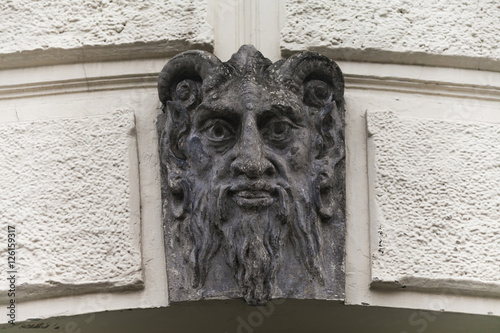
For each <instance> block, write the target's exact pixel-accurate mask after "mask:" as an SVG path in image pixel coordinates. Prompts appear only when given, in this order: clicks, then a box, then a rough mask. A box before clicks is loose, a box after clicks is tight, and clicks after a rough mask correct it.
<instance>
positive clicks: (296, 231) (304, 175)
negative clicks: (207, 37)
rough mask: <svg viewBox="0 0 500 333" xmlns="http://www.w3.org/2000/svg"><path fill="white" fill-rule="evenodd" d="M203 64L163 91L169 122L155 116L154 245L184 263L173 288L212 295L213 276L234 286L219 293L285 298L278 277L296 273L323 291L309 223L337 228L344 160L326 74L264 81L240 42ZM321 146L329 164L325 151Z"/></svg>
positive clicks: (319, 250)
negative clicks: (159, 175) (160, 233)
mask: <svg viewBox="0 0 500 333" xmlns="http://www.w3.org/2000/svg"><path fill="white" fill-rule="evenodd" d="M321 59H322V60H323V61H327V60H328V59H327V58H324V57H322V58H321ZM325 59H326V60H325ZM328 61H329V60H328ZM214 62H215V63H216V64H210V66H209V67H210V68H209V69H207V72H210V74H204V75H205V78H204V79H203V78H201V77H200V78H201V80H200V78H199V77H197V76H196V75H194V74H193V73H189V71H184V72H185V73H186V72H187V73H189V74H188V78H187V79H184V80H180V79H179V77H178V76H177V77H176V79H175V80H173V81H174V82H176V83H175V84H171V83H167V84H165V85H166V86H168V88H169V89H170V94H171V96H169V97H170V100H168V99H167V100H166V102H164V103H165V112H166V113H167V116H169V117H164V120H163V121H160V124H161V125H163V126H161V127H160V133H161V140H160V145H161V154H162V162H164V170H163V171H164V180H165V179H166V181H165V182H164V187H163V189H164V198H166V199H167V200H165V202H164V215H165V217H166V219H165V221H166V222H165V223H166V229H167V233H166V238H167V239H166V241H167V244H171V245H172V246H171V250H172V255H174V256H176V257H175V258H176V259H174V261H176V262H177V264H178V267H181V266H182V262H183V263H185V264H187V265H189V266H190V267H191V270H187V271H186V274H187V275H192V276H190V277H189V278H186V277H184V280H183V281H187V280H191V281H190V282H191V286H192V288H194V289H195V290H199V291H200V293H201V297H203V293H204V292H205V293H206V294H208V295H210V294H211V292H212V291H213V289H217V288H219V285H218V282H217V281H218V280H217V279H218V278H219V279H221V281H219V282H220V285H221V287H220V288H219V289H223V288H224V287H227V286H229V287H228V288H229V289H231V288H233V289H234V287H231V283H225V282H224V280H225V279H229V280H232V282H233V285H235V286H236V291H235V292H233V293H232V294H231V295H236V296H237V295H239V296H242V297H243V298H244V299H245V300H246V301H247V302H248V303H249V304H265V303H266V302H267V301H268V300H269V299H270V298H271V297H274V295H278V296H288V295H289V292H288V291H287V290H286V289H287V288H290V287H284V286H285V285H286V283H285V282H284V283H281V282H280V280H283V279H287V276H290V275H291V274H292V275H293V274H297V273H298V274H300V275H303V277H302V279H298V282H297V284H300V285H304V284H307V283H305V282H304V281H306V282H307V281H309V282H308V283H309V284H311V285H314V286H315V287H314V288H316V289H317V288H325V289H326V288H329V287H328V286H325V281H327V280H329V279H331V278H332V269H331V267H332V266H331V263H326V264H325V258H326V259H329V258H331V256H330V255H325V254H324V247H325V244H323V243H324V242H325V238H324V237H322V232H323V229H324V228H322V227H321V223H322V222H321V221H325V220H326V221H330V222H331V220H335V221H337V222H339V221H340V222H343V201H342V199H343V178H342V184H341V185H342V188H341V190H342V193H340V195H339V194H338V193H337V195H336V194H335V193H333V191H334V190H335V189H336V188H338V187H339V186H338V183H339V182H338V179H337V180H336V179H335V177H336V176H338V175H339V174H340V176H342V172H343V168H342V170H340V171H339V167H338V166H340V167H343V157H344V156H343V155H344V151H343V144H344V143H343V118H342V116H343V115H342V112H341V110H339V108H338V106H337V102H336V101H335V98H334V90H335V89H334V85H333V83H332V82H331V80H332V78H328V77H327V76H326V75H324V74H322V75H323V76H324V77H325V78H324V79H318V78H321V77H322V75H320V74H316V75H312V76H311V77H309V78H307V79H306V82H305V83H304V82H300V83H299V84H298V87H297V86H293V85H294V84H296V83H295V82H292V81H290V80H291V79H292V78H294V77H293V76H291V78H288V81H287V77H286V76H285V75H284V74H287V73H286V72H285V73H281V74H282V76H281V77H280V76H279V75H278V76H276V75H273V74H274V73H275V71H272V70H270V68H269V67H270V65H271V64H270V62H269V60H267V59H265V58H263V57H262V55H260V53H258V52H257V51H256V50H255V49H253V47H242V49H240V51H239V52H238V53H237V54H235V55H234V56H233V58H232V59H231V60H230V61H229V62H228V63H226V64H221V63H217V62H216V61H215V60H214ZM167 66H168V64H167ZM167 66H166V67H167ZM274 66H276V64H275V65H274ZM214 68H215V70H214ZM271 68H272V66H271ZM164 71H165V69H164ZM164 71H162V73H163V72H164ZM201 71H203V69H201ZM313 73H314V72H313ZM202 74H203V73H202ZM200 75H201V74H200ZM172 77H175V75H172ZM207 77H208V78H207ZM160 80H161V79H160ZM329 80H330V81H329ZM299 81H300V80H299ZM302 81H304V80H302ZM291 85H292V86H291ZM174 86H175V87H174ZM172 87H173V88H172ZM159 89H160V97H161V91H162V88H161V85H160V88H159ZM342 102H343V99H342V98H340V99H339V102H338V103H339V104H342ZM339 106H340V107H341V106H342V105H339ZM332 147H333V148H335V147H337V153H338V155H339V156H337V158H332V157H331V156H328V155H327V153H328V150H331V149H332ZM335 169H337V170H335ZM335 171H337V172H335ZM336 173H337V175H336ZM336 199H337V200H336ZM339 199H340V200H339ZM174 225H175V226H176V227H173V226H174ZM172 238H174V239H177V241H178V244H177V246H178V247H180V248H183V251H182V252H183V254H182V256H181V255H179V254H177V255H176V253H175V246H176V245H175V244H174V243H172ZM330 239H331V237H327V239H326V241H327V242H328V241H330ZM342 240H343V238H342ZM328 246H331V244H328ZM168 255H169V252H168V250H167V256H168ZM181 257H182V259H181ZM217 258H219V260H218V261H217ZM167 260H168V259H167ZM216 262H219V263H220V262H223V263H224V264H225V265H223V266H222V268H220V267H221V266H217V265H214V263H216ZM288 263H295V264H292V266H293V267H292V268H293V269H290V268H289V267H288ZM217 267H219V268H217ZM218 270H219V271H218ZM176 271H178V269H177V268H176ZM187 272H191V274H188V273H187ZM225 272H227V273H225ZM228 275H229V276H228ZM171 276H173V274H169V279H170V278H171ZM290 279H291V280H293V278H292V277H290ZM306 287H307V286H306ZM309 289H311V288H309ZM330 289H331V287H330ZM213 295H224V290H221V293H219V294H218V293H217V292H215V293H213Z"/></svg>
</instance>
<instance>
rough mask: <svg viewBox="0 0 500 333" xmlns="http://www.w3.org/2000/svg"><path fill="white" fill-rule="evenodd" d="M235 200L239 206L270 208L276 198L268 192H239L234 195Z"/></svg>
mask: <svg viewBox="0 0 500 333" xmlns="http://www.w3.org/2000/svg"><path fill="white" fill-rule="evenodd" d="M233 200H234V201H235V202H236V204H237V205H238V206H242V207H257V206H269V205H270V204H271V203H272V202H273V200H274V198H273V196H272V195H271V193H269V192H267V191H238V192H235V193H234V194H233Z"/></svg>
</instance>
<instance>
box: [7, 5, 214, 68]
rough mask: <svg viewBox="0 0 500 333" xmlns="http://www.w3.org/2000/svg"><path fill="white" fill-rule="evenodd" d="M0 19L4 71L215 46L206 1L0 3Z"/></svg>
mask: <svg viewBox="0 0 500 333" xmlns="http://www.w3.org/2000/svg"><path fill="white" fill-rule="evenodd" d="M0 18H1V19H0V68H1V67H6V68H9V67H10V68H11V67H13V66H16V67H19V66H25V65H28V66H29V65H33V64H47V63H62V62H77V61H89V60H93V59H107V58H114V59H118V58H122V59H127V58H131V57H133V56H132V54H135V55H136V56H137V55H138V54H142V55H143V56H151V55H162V54H166V53H167V52H170V53H172V52H178V51H179V50H182V49H186V48H189V47H199V48H204V49H210V48H211V47H212V44H213V31H212V27H211V26H210V25H209V24H208V23H207V0H188V1H184V0H167V1H163V0H153V1H145V0H137V1H136V0H116V1H113V0H95V1H84V0H71V1H51V0H42V1H31V0H11V1H2V2H1V3H0ZM109 46H111V47H112V48H113V49H108V48H107V47H109ZM96 48H97V49H96ZM40 51H45V52H40ZM26 57H28V59H26Z"/></svg>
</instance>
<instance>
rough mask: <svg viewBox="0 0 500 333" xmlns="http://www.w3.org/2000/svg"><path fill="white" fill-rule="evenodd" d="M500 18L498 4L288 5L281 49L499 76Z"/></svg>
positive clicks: (320, 1)
mask: <svg viewBox="0 0 500 333" xmlns="http://www.w3.org/2000/svg"><path fill="white" fill-rule="evenodd" d="M498 17H500V7H499V6H498V2H497V1H495V0H477V1H476V0H474V1H470V0H469V1H459V0H452V1H449V0H437V1H436V0H424V1H406V0H387V1H384V0H368V1H351V0H340V1H334V0H312V1H302V0H286V14H285V25H284V28H283V29H282V31H281V49H282V52H284V53H285V54H288V53H290V52H293V51H299V50H304V49H312V50H318V51H320V52H324V53H328V54H329V55H331V56H332V57H334V58H335V59H339V60H351V61H376V62H394V63H406V64H426V65H438V66H450V67H464V68H481V69H489V70H496V71H498V70H500V47H499V46H498V45H500V35H499V34H498V29H499V24H498Z"/></svg>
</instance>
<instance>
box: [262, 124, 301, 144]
mask: <svg viewBox="0 0 500 333" xmlns="http://www.w3.org/2000/svg"><path fill="white" fill-rule="evenodd" d="M294 127H295V126H294V125H293V124H292V123H291V122H290V121H288V120H282V119H272V120H271V121H269V122H268V123H267V124H265V126H264V127H263V128H262V135H263V137H264V138H265V139H268V140H270V141H272V142H275V143H280V142H286V141H288V140H290V139H291V134H292V128H294Z"/></svg>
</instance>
